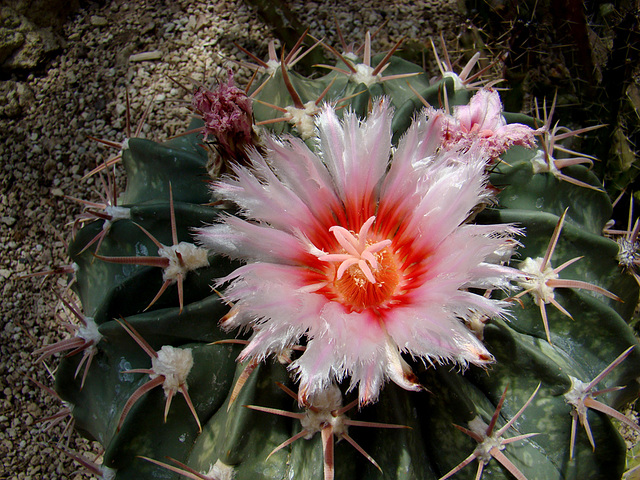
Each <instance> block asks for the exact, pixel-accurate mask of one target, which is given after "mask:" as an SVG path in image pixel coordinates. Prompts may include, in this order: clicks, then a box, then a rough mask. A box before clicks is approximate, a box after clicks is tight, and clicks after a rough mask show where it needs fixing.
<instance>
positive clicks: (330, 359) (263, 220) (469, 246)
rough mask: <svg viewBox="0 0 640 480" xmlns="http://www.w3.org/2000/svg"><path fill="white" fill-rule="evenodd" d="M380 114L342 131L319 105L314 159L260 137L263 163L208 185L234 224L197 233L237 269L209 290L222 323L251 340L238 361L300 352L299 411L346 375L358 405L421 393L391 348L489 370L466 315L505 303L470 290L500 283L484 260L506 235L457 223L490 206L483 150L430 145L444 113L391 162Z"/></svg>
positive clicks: (509, 274)
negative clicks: (386, 392) (394, 390)
mask: <svg viewBox="0 0 640 480" xmlns="http://www.w3.org/2000/svg"><path fill="white" fill-rule="evenodd" d="M391 118H392V111H391V108H390V107H389V105H388V102H387V101H386V100H381V101H379V102H377V104H376V105H375V107H374V109H373V112H372V113H371V114H370V116H369V118H368V119H367V120H366V121H360V120H359V119H358V118H357V117H356V116H355V115H354V114H346V115H345V117H344V120H343V121H342V122H341V121H340V120H339V119H338V117H337V116H336V114H335V112H334V110H333V109H332V108H330V107H326V108H325V109H324V110H323V111H322V113H321V114H320V115H319V117H318V119H317V124H316V125H317V128H318V135H319V138H318V151H319V153H318V154H316V153H314V152H312V151H311V150H309V148H308V147H307V146H306V145H305V144H304V143H303V142H302V141H301V140H298V139H295V138H289V139H287V140H286V141H284V142H283V141H279V140H276V139H271V140H268V141H267V142H268V144H267V147H268V149H269V152H268V154H267V158H263V157H262V156H261V155H259V154H254V155H252V157H251V165H250V166H248V167H245V166H240V165H236V166H235V167H234V174H235V175H234V176H228V177H224V178H223V179H222V180H220V181H218V182H216V183H215V184H214V186H213V189H214V193H215V194H216V195H217V196H219V197H222V198H225V199H227V200H232V201H234V202H236V203H237V205H238V206H239V207H240V210H241V212H243V218H239V217H237V216H231V215H229V216H227V217H225V218H224V220H223V221H222V222H221V223H219V224H216V225H212V226H209V227H205V228H202V229H200V230H199V240H200V241H201V242H202V243H203V244H204V245H205V246H207V247H209V248H212V249H214V250H216V251H218V252H222V253H224V254H226V255H229V256H231V257H233V258H237V259H242V260H244V261H246V265H244V266H242V267H240V268H239V269H237V270H236V271H235V272H234V273H232V274H231V275H229V276H228V277H226V278H223V279H221V280H220V282H219V283H220V284H221V285H222V284H225V283H229V286H228V288H227V289H226V294H225V296H226V298H227V300H228V301H229V302H230V303H232V304H233V305H234V306H233V308H232V310H231V312H230V313H229V314H228V315H227V317H226V318H225V319H224V320H223V326H224V327H225V328H228V329H231V328H236V327H250V328H251V329H253V331H254V334H253V336H252V338H251V340H250V341H249V343H248V345H247V346H246V347H245V349H244V350H243V352H242V353H241V355H240V360H245V359H249V358H251V359H258V360H262V359H264V358H265V357H267V356H268V355H270V354H278V353H279V352H281V351H283V350H284V349H286V348H290V347H291V346H295V345H297V344H299V343H301V342H302V343H303V344H306V349H305V350H304V352H303V353H302V355H300V357H298V358H297V359H296V360H294V361H293V362H292V363H291V365H290V366H289V368H290V369H291V370H293V371H294V372H295V373H296V374H297V377H298V379H299V381H300V393H299V395H300V400H301V402H303V403H304V402H305V400H306V399H307V398H308V397H309V396H311V395H315V394H318V393H320V392H321V391H323V390H324V389H326V388H328V386H329V385H331V384H332V382H333V381H334V380H335V381H341V380H342V379H343V378H345V377H351V384H350V388H355V387H356V386H357V387H358V389H359V399H360V402H361V404H364V403H368V402H371V401H374V400H375V399H376V397H377V395H378V393H379V391H380V388H381V387H382V385H383V384H384V382H385V381H386V380H387V379H391V380H393V381H394V382H396V383H397V384H398V385H400V386H402V387H404V388H406V389H408V390H418V389H419V388H420V385H419V384H418V382H417V378H416V377H415V375H413V373H412V372H411V369H410V367H409V365H408V364H407V363H406V362H405V360H404V359H403V358H402V353H407V354H409V355H411V356H412V357H420V358H422V359H423V360H425V361H427V362H436V363H441V362H454V363H458V364H460V365H463V366H464V365H467V364H468V363H473V364H476V365H485V364H487V363H489V362H491V361H492V356H491V354H490V353H489V352H488V351H487V349H486V348H485V347H484V345H483V344H482V343H481V342H480V341H479V340H478V339H477V338H476V336H475V335H474V334H473V333H472V332H471V331H470V330H469V329H468V328H467V327H466V326H465V324H464V321H463V320H464V319H466V318H467V317H470V316H472V315H475V314H477V313H482V314H486V315H487V316H489V317H495V316H501V315H503V313H504V310H503V309H504V304H503V303H502V302H500V301H496V300H492V299H488V298H485V297H484V296H482V295H478V294H475V293H472V292H471V291H468V290H467V289H468V288H474V287H475V288H505V287H507V286H508V284H509V281H510V280H511V279H513V278H515V277H516V276H517V275H518V273H516V271H515V270H512V269H510V268H507V267H503V266H501V265H497V264H490V263H488V261H487V260H488V259H490V258H491V257H492V256H494V255H493V254H494V252H496V251H497V250H500V249H501V248H504V247H505V245H506V244H513V242H512V241H511V236H512V235H513V234H514V233H516V229H514V228H513V227H512V226H509V225H488V226H487V225H471V224H466V223H465V220H466V219H467V217H468V215H469V213H470V212H471V211H472V210H473V209H474V208H475V207H476V206H477V205H478V204H479V203H482V202H485V201H488V195H489V194H488V193H487V190H486V188H485V184H486V181H487V179H486V177H485V175H484V173H483V172H484V165H485V161H486V158H485V155H484V150H483V149H482V148H481V147H479V148H471V149H470V150H469V151H468V152H466V153H465V161H464V162H462V161H458V160H459V155H460V154H459V153H456V152H451V151H447V150H445V149H439V145H440V140H441V136H440V131H441V128H440V127H441V125H440V123H439V122H440V121H441V118H442V117H441V116H435V117H434V118H432V119H427V118H426V116H424V115H423V116H422V117H420V118H419V119H418V120H416V121H415V122H414V124H413V126H412V127H411V128H410V130H409V131H408V133H407V134H406V135H405V137H404V138H403V140H402V141H401V142H400V145H399V146H398V148H397V150H396V151H395V153H394V154H393V158H392V159H391V164H390V166H389V162H390V157H391Z"/></svg>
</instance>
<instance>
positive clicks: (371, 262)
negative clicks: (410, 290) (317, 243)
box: [318, 215, 391, 284]
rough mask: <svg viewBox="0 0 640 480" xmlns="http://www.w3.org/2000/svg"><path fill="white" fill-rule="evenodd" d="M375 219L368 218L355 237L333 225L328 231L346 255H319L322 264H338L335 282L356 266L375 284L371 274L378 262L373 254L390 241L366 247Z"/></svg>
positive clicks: (376, 267)
mask: <svg viewBox="0 0 640 480" xmlns="http://www.w3.org/2000/svg"><path fill="white" fill-rule="evenodd" d="M375 219H376V217H375V215H374V216H371V217H369V219H368V220H367V221H366V222H364V224H363V225H362V227H360V232H359V233H358V234H357V236H356V235H354V234H353V233H351V232H350V231H349V230H347V229H346V228H344V227H340V226H338V225H334V226H333V227H331V228H330V229H329V231H330V232H331V233H333V235H334V236H335V237H336V240H337V241H338V243H339V244H340V246H341V247H342V248H344V250H345V251H346V253H333V254H328V255H321V256H319V257H318V258H319V259H320V260H321V261H323V262H340V266H339V267H338V271H337V272H336V279H337V280H340V279H341V278H342V276H343V275H344V273H345V272H346V271H347V270H348V269H349V268H350V267H351V266H353V265H356V264H357V265H358V267H359V268H360V270H361V271H362V274H363V275H364V276H365V278H366V279H367V280H368V281H369V282H371V283H374V284H375V283H376V277H375V276H374V274H373V272H374V271H376V270H377V269H378V260H377V259H376V256H375V255H374V254H375V253H378V252H379V251H381V250H383V249H384V248H386V247H388V246H389V245H391V240H389V239H387V240H382V241H380V242H375V243H372V244H370V245H367V237H368V235H369V230H370V228H371V225H373V222H374V221H375Z"/></svg>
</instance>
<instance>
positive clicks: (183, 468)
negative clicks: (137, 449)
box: [138, 455, 220, 480]
mask: <svg viewBox="0 0 640 480" xmlns="http://www.w3.org/2000/svg"><path fill="white" fill-rule="evenodd" d="M138 458H142V459H143V460H146V461H147V462H151V463H155V464H156V465H158V466H160V467H162V468H166V469H167V470H170V471H172V472H175V473H179V474H180V475H182V476H184V477H187V478H190V479H192V480H220V479H219V478H218V477H214V476H209V475H205V474H203V473H200V472H198V471H196V470H194V469H193V468H191V467H189V466H188V465H185V464H184V463H182V462H179V461H178V460H176V459H174V458H170V457H168V459H169V460H171V461H172V462H173V463H175V464H176V465H177V467H174V466H173V465H169V464H167V463H163V462H159V461H158V460H154V459H153V458H149V457H144V456H142V455H139V456H138Z"/></svg>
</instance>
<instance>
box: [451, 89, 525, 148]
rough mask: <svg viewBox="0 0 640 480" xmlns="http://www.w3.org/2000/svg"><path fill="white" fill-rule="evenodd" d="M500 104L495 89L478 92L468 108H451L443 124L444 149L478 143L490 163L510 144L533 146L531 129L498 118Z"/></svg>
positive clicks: (499, 115)
mask: <svg viewBox="0 0 640 480" xmlns="http://www.w3.org/2000/svg"><path fill="white" fill-rule="evenodd" d="M502 111H503V109H502V102H501V100H500V95H498V92H496V91H495V90H492V89H490V88H484V89H482V90H479V91H478V92H477V93H476V94H475V95H474V96H473V97H471V100H470V101H469V105H460V106H457V107H454V110H453V115H447V118H446V121H445V127H444V128H445V132H446V133H445V146H449V147H451V146H453V147H454V148H460V147H467V146H469V145H472V144H473V143H475V142H479V143H481V144H482V145H483V147H484V148H485V149H486V150H487V153H488V156H489V159H490V160H494V159H496V158H498V157H499V156H500V155H502V154H503V153H504V152H506V151H507V150H508V149H509V148H510V147H511V146H513V145H521V146H523V147H527V148H532V147H533V146H535V140H534V135H535V130H533V129H532V128H531V127H528V126H527V125H523V124H521V123H511V124H507V121H506V120H505V118H504V117H503V116H502Z"/></svg>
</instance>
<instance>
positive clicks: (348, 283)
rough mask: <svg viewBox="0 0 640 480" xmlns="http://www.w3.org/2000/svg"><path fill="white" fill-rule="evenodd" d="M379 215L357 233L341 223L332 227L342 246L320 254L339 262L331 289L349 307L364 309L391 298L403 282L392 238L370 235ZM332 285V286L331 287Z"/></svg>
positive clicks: (331, 229)
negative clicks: (376, 238)
mask: <svg viewBox="0 0 640 480" xmlns="http://www.w3.org/2000/svg"><path fill="white" fill-rule="evenodd" d="M375 218H376V217H371V218H369V219H368V220H367V221H366V222H365V223H364V225H362V227H361V228H360V232H359V233H357V234H354V233H351V232H350V231H348V230H347V229H345V228H343V227H340V226H333V227H331V228H330V229H329V231H330V232H331V233H333V235H334V236H335V237H336V240H337V241H338V243H339V244H340V246H341V247H342V251H341V252H340V253H332V254H328V255H321V256H319V257H318V258H319V259H320V260H322V261H325V262H332V263H336V264H337V265H338V268H337V269H332V270H331V272H332V273H331V274H332V275H334V277H333V278H332V281H330V292H331V294H332V296H335V297H336V298H335V299H336V300H338V301H339V302H341V303H342V304H344V305H345V306H348V307H349V308H351V309H353V310H356V311H362V310H364V309H366V308H370V307H378V306H381V305H383V304H384V303H385V302H386V301H388V300H389V299H390V298H391V297H392V296H393V294H394V293H395V291H396V288H397V286H398V284H399V283H400V272H399V268H398V264H397V262H396V258H395V255H394V253H393V250H392V249H391V248H390V246H391V240H389V239H385V240H381V241H375V240H374V239H371V238H369V229H370V228H371V225H372V224H373V222H374V221H375ZM331 287H332V288H331Z"/></svg>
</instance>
